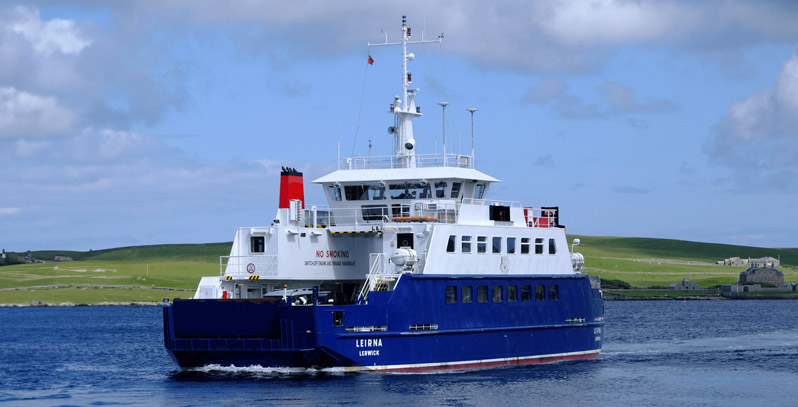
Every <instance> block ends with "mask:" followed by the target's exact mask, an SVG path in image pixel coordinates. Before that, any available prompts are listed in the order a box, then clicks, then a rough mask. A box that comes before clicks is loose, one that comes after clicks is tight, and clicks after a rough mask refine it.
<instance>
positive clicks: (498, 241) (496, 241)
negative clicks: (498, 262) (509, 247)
mask: <svg viewBox="0 0 798 407" xmlns="http://www.w3.org/2000/svg"><path fill="white" fill-rule="evenodd" d="M501 252H502V238H501V237H499V236H494V237H493V253H501Z"/></svg>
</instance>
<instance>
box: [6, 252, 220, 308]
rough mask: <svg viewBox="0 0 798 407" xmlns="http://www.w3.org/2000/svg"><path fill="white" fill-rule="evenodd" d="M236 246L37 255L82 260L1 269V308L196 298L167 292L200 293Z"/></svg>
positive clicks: (39, 254) (20, 265) (42, 258)
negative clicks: (201, 285) (33, 303)
mask: <svg viewBox="0 0 798 407" xmlns="http://www.w3.org/2000/svg"><path fill="white" fill-rule="evenodd" d="M230 246H231V243H213V244H203V245H157V246H138V247H125V248H120V249H109V250H100V251H92V252H65V251H42V252H32V255H33V257H34V258H36V259H40V260H52V259H53V258H54V257H55V256H68V257H72V258H73V259H75V260H77V259H80V261H73V262H63V263H34V264H16V265H10V266H3V267H0V304H18V303H28V302H30V301H42V302H45V303H53V304H58V303H62V302H71V303H75V304H96V303H102V302H134V301H135V302H141V301H145V302H153V301H156V302H158V301H161V299H163V298H164V297H169V298H187V297H191V296H193V295H194V292H193V291H171V290H163V289H161V288H171V289H185V290H195V289H196V288H197V283H198V282H199V279H200V277H202V276H212V275H216V274H218V273H219V256H224V255H227V254H229V253H230ZM63 286H77V287H75V288H65V287H63ZM8 288H18V289H15V290H8Z"/></svg>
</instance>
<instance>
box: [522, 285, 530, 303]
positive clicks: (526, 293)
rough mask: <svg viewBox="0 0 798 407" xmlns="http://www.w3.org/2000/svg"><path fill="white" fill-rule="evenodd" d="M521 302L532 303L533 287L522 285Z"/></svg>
mask: <svg viewBox="0 0 798 407" xmlns="http://www.w3.org/2000/svg"><path fill="white" fill-rule="evenodd" d="M521 301H523V302H527V301H532V286H531V285H522V286H521Z"/></svg>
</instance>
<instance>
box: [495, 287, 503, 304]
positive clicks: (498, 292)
mask: <svg viewBox="0 0 798 407" xmlns="http://www.w3.org/2000/svg"><path fill="white" fill-rule="evenodd" d="M502 291H503V290H502V286H500V285H494V286H493V302H502Z"/></svg>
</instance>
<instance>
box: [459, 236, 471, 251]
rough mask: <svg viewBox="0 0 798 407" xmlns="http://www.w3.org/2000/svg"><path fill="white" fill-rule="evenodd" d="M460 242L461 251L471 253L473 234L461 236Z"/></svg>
mask: <svg viewBox="0 0 798 407" xmlns="http://www.w3.org/2000/svg"><path fill="white" fill-rule="evenodd" d="M460 243H461V247H460V252H461V253H471V236H463V237H462V238H461V241H460Z"/></svg>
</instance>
